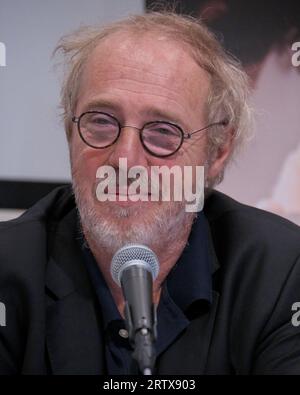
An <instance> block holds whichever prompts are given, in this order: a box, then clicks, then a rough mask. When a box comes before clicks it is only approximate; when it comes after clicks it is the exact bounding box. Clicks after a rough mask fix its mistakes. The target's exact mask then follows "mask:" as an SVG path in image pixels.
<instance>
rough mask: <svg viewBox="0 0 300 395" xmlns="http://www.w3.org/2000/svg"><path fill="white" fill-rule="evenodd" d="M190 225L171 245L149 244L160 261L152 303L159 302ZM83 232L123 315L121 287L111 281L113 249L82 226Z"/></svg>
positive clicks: (184, 242) (186, 237)
mask: <svg viewBox="0 0 300 395" xmlns="http://www.w3.org/2000/svg"><path fill="white" fill-rule="evenodd" d="M191 225H192V221H191V223H190V226H188V227H186V229H184V230H183V231H182V233H181V234H180V235H178V239H177V240H176V242H175V243H173V244H172V245H164V244H163V243H162V245H160V246H155V245H153V246H149V247H150V248H151V249H152V250H153V251H154V252H155V254H156V255H157V257H158V261H159V263H160V271H159V275H158V277H157V279H156V280H155V282H154V284H153V303H154V304H156V305H158V303H159V299H160V294H161V289H162V284H163V283H164V281H165V279H166V277H167V275H168V274H169V272H170V271H171V269H172V268H173V267H174V266H175V264H176V262H177V261H178V259H179V257H180V255H181V254H182V251H183V249H184V247H185V246H186V243H187V240H188V237H189V234H190V230H191ZM83 233H84V235H85V238H86V240H87V242H88V244H89V247H90V249H91V251H92V253H93V255H94V257H95V259H96V261H97V263H98V266H99V268H100V270H101V272H102V275H103V276H104V279H105V281H106V283H107V285H108V287H109V289H110V292H111V294H112V296H113V299H114V301H115V303H116V306H117V308H118V310H119V312H120V314H121V315H122V317H124V305H125V301H124V297H123V293H122V289H121V288H120V287H119V286H118V285H117V284H116V283H115V282H114V281H113V279H112V277H111V274H110V265H111V261H112V257H113V255H114V252H115V251H109V250H108V249H107V248H105V247H103V246H101V245H98V243H97V244H96V243H95V241H94V240H93V238H92V237H91V235H90V234H89V232H88V231H87V230H86V229H84V228H83ZM162 239H163V238H162Z"/></svg>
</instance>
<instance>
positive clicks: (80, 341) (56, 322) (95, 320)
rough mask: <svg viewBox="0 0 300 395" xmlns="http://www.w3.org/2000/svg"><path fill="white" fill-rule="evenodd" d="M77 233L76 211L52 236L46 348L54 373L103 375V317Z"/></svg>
mask: <svg viewBox="0 0 300 395" xmlns="http://www.w3.org/2000/svg"><path fill="white" fill-rule="evenodd" d="M76 235H77V231H76V211H75V210H72V212H70V213H69V214H68V215H67V216H66V217H65V218H64V219H63V220H62V221H61V223H60V224H59V225H58V226H57V227H56V228H55V230H54V231H53V235H52V236H53V237H52V242H51V245H52V247H51V249H50V258H49V261H48V267H47V273H46V288H47V289H46V294H47V313H46V347H47V352H48V358H49V362H50V369H51V372H52V374H101V373H103V369H104V362H103V360H104V358H103V346H102V343H103V342H102V340H101V332H102V331H101V322H100V321H101V316H100V313H99V308H98V306H97V300H96V298H95V295H94V292H93V289H92V287H91V284H90V280H89V278H88V274H87V272H86V269H85V266H84V263H83V261H82V258H81V257H82V255H81V250H80V247H79V244H78V242H77V241H76Z"/></svg>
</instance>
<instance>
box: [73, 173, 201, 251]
mask: <svg viewBox="0 0 300 395" xmlns="http://www.w3.org/2000/svg"><path fill="white" fill-rule="evenodd" d="M73 190H74V194H75V200H76V204H77V208H78V210H79V215H80V220H81V226H82V229H84V230H85V231H86V232H87V233H88V236H89V237H90V238H91V239H92V241H93V244H94V245H95V247H96V248H97V249H98V250H101V249H105V250H106V251H107V252H109V253H111V254H114V253H115V252H116V251H117V250H118V249H119V248H121V247H123V246H124V245H126V244H130V243H137V244H143V245H146V246H148V247H149V248H151V249H153V250H154V251H159V250H164V249H166V248H167V249H168V250H169V251H170V250H172V246H173V245H175V244H176V242H178V239H180V234H184V233H185V232H186V231H187V230H190V229H191V226H192V222H193V219H194V218H195V217H196V214H195V213H187V212H186V211H185V202H147V203H146V204H145V203H142V204H141V205H140V204H139V203H138V204H134V205H133V206H131V207H125V208H124V207H120V206H118V204H117V203H113V202H102V203H100V202H97V201H96V198H95V197H94V196H93V195H92V191H88V190H85V189H84V188H82V187H81V186H80V185H79V183H78V182H77V181H76V177H73Z"/></svg>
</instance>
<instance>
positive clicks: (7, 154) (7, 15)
mask: <svg viewBox="0 0 300 395" xmlns="http://www.w3.org/2000/svg"><path fill="white" fill-rule="evenodd" d="M142 12H144V2H143V0H110V1H108V0H86V1H82V0H51V1H47V0H43V1H41V0H0V42H2V43H4V44H5V47H6V67H0V179H9V180H37V181H39V180H47V181H65V180H68V179H69V165H68V152H67V144H66V141H65V136H64V131H63V126H62V124H61V123H60V119H59V112H60V110H59V108H58V104H59V78H58V74H57V72H55V71H54V68H53V62H52V61H51V54H52V51H53V49H54V47H55V45H56V43H57V41H58V39H59V38H60V37H61V36H62V35H63V34H65V33H68V32H70V31H72V30H74V29H76V28H78V27H79V26H80V25H86V24H94V23H105V22H109V21H112V20H116V19H119V18H122V17H124V16H125V15H128V14H130V13H142Z"/></svg>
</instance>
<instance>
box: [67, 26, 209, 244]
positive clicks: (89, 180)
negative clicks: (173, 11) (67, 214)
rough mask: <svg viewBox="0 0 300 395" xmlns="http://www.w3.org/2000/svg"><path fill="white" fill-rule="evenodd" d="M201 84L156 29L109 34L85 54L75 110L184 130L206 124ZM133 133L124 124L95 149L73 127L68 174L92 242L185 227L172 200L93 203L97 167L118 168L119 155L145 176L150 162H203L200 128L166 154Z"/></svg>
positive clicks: (146, 238) (186, 218)
mask: <svg viewBox="0 0 300 395" xmlns="http://www.w3.org/2000/svg"><path fill="white" fill-rule="evenodd" d="M208 90H209V77H208V75H207V74H206V72H205V71H204V70H202V69H201V68H200V67H199V66H198V65H197V64H196V63H195V61H194V60H193V59H192V57H191V56H190V55H189V54H188V53H187V52H186V51H185V50H184V49H183V47H182V46H181V45H178V44H176V43H175V42H171V41H170V40H169V39H166V38H164V37H162V36H159V35H153V34H151V35H150V34H148V35H144V36H143V37H136V36H130V35H127V36H126V35H124V33H123V34H115V35H113V36H111V37H110V38H108V39H106V40H105V41H104V42H102V43H101V44H100V45H98V47H97V48H96V49H95V50H94V51H93V53H92V54H91V56H90V58H89V59H88V62H87V64H86V66H85V69H84V71H83V75H82V80H81V82H80V89H79V95H78V102H77V106H76V111H75V114H74V115H75V116H76V117H79V116H80V115H81V114H82V113H83V112H86V111H91V110H94V111H102V112H105V113H109V114H111V115H113V116H114V117H115V118H117V119H118V120H119V122H120V123H121V125H130V126H134V127H136V128H141V127H142V126H143V125H144V124H145V123H147V122H150V121H157V120H165V121H169V122H173V123H176V124H178V125H179V126H181V128H182V129H183V130H184V131H185V132H190V131H194V130H197V129H200V128H201V127H203V126H206V120H205V114H204V107H205V102H206V99H207V95H208ZM139 133H140V132H139V131H138V130H137V129H135V128H131V127H126V128H124V129H122V131H121V134H120V137H119V139H118V140H117V142H116V143H115V144H114V145H112V146H110V147H107V148H104V149H94V148H91V147H89V146H88V145H86V144H85V143H84V142H83V141H82V140H81V139H80V137H79V134H78V132H77V125H74V126H73V130H72V137H71V140H70V154H71V164H72V174H73V182H74V187H75V195H76V198H77V204H78V207H79V211H80V214H81V220H82V225H83V228H85V229H86V231H88V232H89V233H91V234H90V236H91V237H93V238H94V240H96V239H97V240H98V241H99V240H100V239H101V238H103V239H105V238H106V241H105V240H102V241H103V244H104V245H108V244H109V242H111V243H115V245H114V247H115V248H117V247H119V244H122V243H125V242H137V241H140V242H141V243H143V242H144V243H145V244H148V245H151V244H155V242H156V241H158V236H159V237H161V236H162V233H163V232H164V231H165V232H167V233H170V232H171V228H172V227H174V226H190V225H191V221H192V217H191V215H187V214H186V213H184V208H183V207H184V206H183V204H181V203H178V202H177V203H176V202H169V203H168V202H152V201H148V202H132V201H131V200H128V201H127V202H118V201H116V202H111V201H107V202H102V203H100V202H99V201H97V198H96V194H95V189H96V185H97V179H96V172H97V169H98V168H99V167H100V166H104V165H110V166H112V167H114V168H115V169H116V171H118V166H119V159H120V158H126V159H127V166H128V168H130V167H132V166H143V167H145V168H146V169H147V171H148V172H149V174H150V168H151V166H163V165H166V166H168V167H172V166H174V165H179V166H181V167H183V166H196V165H198V166H202V165H204V163H205V161H206V159H207V158H206V143H207V138H206V136H205V133H200V134H196V135H195V136H193V138H191V139H189V140H185V141H184V143H183V146H182V147H181V149H180V150H179V151H178V152H177V153H175V154H174V155H172V156H170V157H167V158H157V157H155V156H153V155H151V154H149V153H148V152H146V151H145V149H144V148H143V146H142V144H141V142H140V138H139ZM92 229H93V230H92ZM174 231H175V230H173V232H174ZM175 233H176V232H175ZM105 235H106V236H105ZM112 248H113V245H112Z"/></svg>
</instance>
